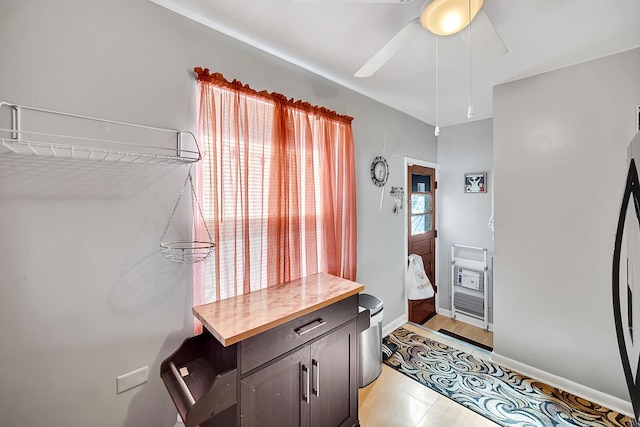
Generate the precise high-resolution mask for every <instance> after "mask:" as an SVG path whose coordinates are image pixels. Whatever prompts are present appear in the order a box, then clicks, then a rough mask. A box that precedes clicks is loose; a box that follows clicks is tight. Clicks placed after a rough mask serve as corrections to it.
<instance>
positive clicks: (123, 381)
mask: <svg viewBox="0 0 640 427" xmlns="http://www.w3.org/2000/svg"><path fill="white" fill-rule="evenodd" d="M148 380H149V367H148V366H144V367H142V368H140V369H136V370H135V371H131V372H129V373H126V374H123V375H120V376H119V377H117V378H116V393H117V394H120V393H122V392H125V391H127V390H130V389H132V388H134V387H137V386H139V385H141V384H144V383H146V382H147V381H148Z"/></svg>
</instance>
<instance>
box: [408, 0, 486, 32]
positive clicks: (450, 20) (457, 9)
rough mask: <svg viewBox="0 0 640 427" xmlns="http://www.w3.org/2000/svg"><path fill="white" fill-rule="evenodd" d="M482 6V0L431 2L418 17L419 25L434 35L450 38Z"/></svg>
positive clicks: (463, 26) (466, 23)
mask: <svg viewBox="0 0 640 427" xmlns="http://www.w3.org/2000/svg"><path fill="white" fill-rule="evenodd" d="M483 4H484V0H470V1H469V0H433V1H432V2H431V3H430V4H429V6H427V7H426V8H425V9H424V11H423V12H422V15H420V24H421V25H422V26H423V27H424V28H426V29H427V30H429V31H431V32H432V33H434V34H437V35H439V36H450V35H452V34H455V33H458V32H460V31H461V30H462V29H464V28H465V27H467V26H468V25H469V22H471V21H473V18H475V17H476V15H477V14H478V12H479V11H480V9H481V8H482V5H483ZM469 7H471V11H470V12H471V16H470V17H469Z"/></svg>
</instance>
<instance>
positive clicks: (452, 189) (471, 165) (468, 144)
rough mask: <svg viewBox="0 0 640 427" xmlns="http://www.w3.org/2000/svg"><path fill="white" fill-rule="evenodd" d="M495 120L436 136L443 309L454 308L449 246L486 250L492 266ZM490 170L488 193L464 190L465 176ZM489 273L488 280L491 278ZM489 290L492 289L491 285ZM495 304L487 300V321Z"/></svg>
mask: <svg viewBox="0 0 640 427" xmlns="http://www.w3.org/2000/svg"><path fill="white" fill-rule="evenodd" d="M492 167H493V121H492V120H491V119H486V120H477V121H473V122H469V123H464V124H460V125H456V126H447V127H445V128H442V130H441V131H440V136H439V137H438V176H439V178H438V193H437V197H438V199H437V203H438V207H437V209H438V212H437V213H438V245H439V247H440V252H439V253H440V259H439V260H438V268H439V269H440V273H439V275H440V287H439V288H438V293H439V296H438V298H439V301H438V305H439V307H440V308H441V309H445V310H451V264H450V262H451V245H452V244H458V245H466V246H476V247H480V248H487V249H488V252H487V253H488V257H489V266H491V265H490V264H491V263H490V260H491V257H492V256H493V238H492V233H491V229H490V228H489V227H488V226H487V225H488V223H489V218H490V216H491V195H492V192H493V185H492V182H491V178H492V177H491V169H492ZM468 172H487V193H478V194H469V193H464V191H463V184H464V174H465V173H468ZM490 277H491V271H489V282H490V281H491V278H490ZM490 289H491V288H490ZM492 321H493V306H492V304H491V298H490V299H489V322H492Z"/></svg>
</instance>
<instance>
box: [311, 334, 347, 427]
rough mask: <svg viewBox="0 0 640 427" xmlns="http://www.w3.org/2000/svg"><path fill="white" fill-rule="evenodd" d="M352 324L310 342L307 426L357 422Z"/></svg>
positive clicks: (338, 426) (336, 426)
mask: <svg viewBox="0 0 640 427" xmlns="http://www.w3.org/2000/svg"><path fill="white" fill-rule="evenodd" d="M356 338H357V330H356V323H355V322H350V323H348V324H346V325H344V326H342V327H341V328H340V329H337V330H336V331H334V332H331V333H330V334H329V335H327V336H326V337H324V338H322V339H321V340H319V341H316V342H315V343H313V344H312V345H311V426H312V427H351V426H354V425H356V424H357V421H358V417H357V414H358V385H357V381H356V378H357V375H358V371H357V369H356V367H357V363H356V345H357V341H356Z"/></svg>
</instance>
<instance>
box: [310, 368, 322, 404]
mask: <svg viewBox="0 0 640 427" xmlns="http://www.w3.org/2000/svg"><path fill="white" fill-rule="evenodd" d="M311 373H312V374H313V375H312V376H311V377H312V378H313V384H314V386H313V389H312V391H313V394H315V395H316V396H318V397H320V362H318V361H317V360H316V359H311Z"/></svg>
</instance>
